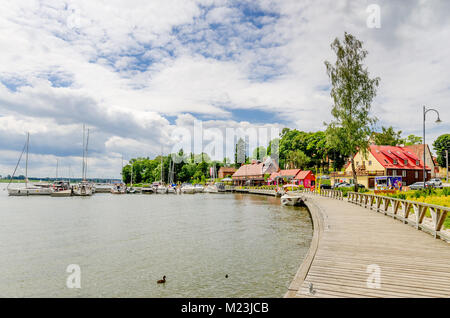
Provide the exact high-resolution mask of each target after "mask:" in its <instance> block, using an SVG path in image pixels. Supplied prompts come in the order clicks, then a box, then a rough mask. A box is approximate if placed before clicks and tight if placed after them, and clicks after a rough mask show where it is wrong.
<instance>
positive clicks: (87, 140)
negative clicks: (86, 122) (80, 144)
mask: <svg viewBox="0 0 450 318" xmlns="http://www.w3.org/2000/svg"><path fill="white" fill-rule="evenodd" d="M88 146H89V128H88V130H87V137H86V159H85V160H86V164H85V166H86V167H85V168H84V179H85V180H86V178H87V168H88Z"/></svg>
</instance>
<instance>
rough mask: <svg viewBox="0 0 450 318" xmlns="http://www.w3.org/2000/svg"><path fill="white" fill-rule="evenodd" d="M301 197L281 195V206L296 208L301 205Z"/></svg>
mask: <svg viewBox="0 0 450 318" xmlns="http://www.w3.org/2000/svg"><path fill="white" fill-rule="evenodd" d="M302 200H303V199H302V197H301V196H291V195H287V194H285V195H283V196H282V197H281V204H282V205H285V206H298V205H300V204H301V203H302Z"/></svg>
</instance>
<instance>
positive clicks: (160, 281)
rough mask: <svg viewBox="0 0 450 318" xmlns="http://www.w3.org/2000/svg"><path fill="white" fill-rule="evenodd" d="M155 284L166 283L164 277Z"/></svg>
mask: <svg viewBox="0 0 450 318" xmlns="http://www.w3.org/2000/svg"><path fill="white" fill-rule="evenodd" d="M156 283H157V284H165V283H166V275H164V276H163V278H162V279H160V280H158V281H157V282H156Z"/></svg>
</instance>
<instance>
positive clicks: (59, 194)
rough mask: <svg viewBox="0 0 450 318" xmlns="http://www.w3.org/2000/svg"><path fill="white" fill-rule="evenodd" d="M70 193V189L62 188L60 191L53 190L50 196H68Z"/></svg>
mask: <svg viewBox="0 0 450 318" xmlns="http://www.w3.org/2000/svg"><path fill="white" fill-rule="evenodd" d="M71 195H72V190H62V191H53V192H52V194H51V196H52V197H70V196H71Z"/></svg>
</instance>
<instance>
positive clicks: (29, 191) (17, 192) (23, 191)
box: [8, 187, 52, 196]
mask: <svg viewBox="0 0 450 318" xmlns="http://www.w3.org/2000/svg"><path fill="white" fill-rule="evenodd" d="M51 193H52V190H51V189H50V188H40V187H38V188H15V189H8V195H10V196H28V195H50V194H51Z"/></svg>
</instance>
